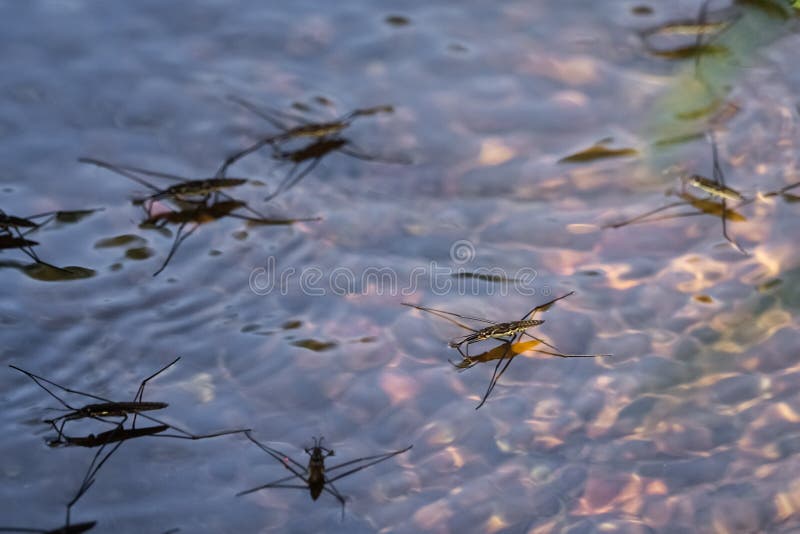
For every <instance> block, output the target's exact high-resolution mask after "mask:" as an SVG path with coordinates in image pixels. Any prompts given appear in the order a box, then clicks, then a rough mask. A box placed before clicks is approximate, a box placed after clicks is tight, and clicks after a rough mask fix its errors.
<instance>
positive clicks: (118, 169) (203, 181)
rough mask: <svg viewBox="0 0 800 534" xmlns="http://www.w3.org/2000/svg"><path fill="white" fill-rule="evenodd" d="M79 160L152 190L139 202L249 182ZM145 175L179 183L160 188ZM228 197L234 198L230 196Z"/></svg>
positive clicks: (205, 194) (183, 196) (206, 193)
mask: <svg viewBox="0 0 800 534" xmlns="http://www.w3.org/2000/svg"><path fill="white" fill-rule="evenodd" d="M78 161H79V162H81V163H87V164H89V165H94V166H96V167H101V168H103V169H107V170H110V171H111V172H114V173H116V174H119V175H120V176H124V177H125V178H128V179H130V180H133V181H134V182H136V183H138V184H141V185H143V186H145V187H147V188H148V189H150V190H151V191H153V194H151V195H149V196H147V197H145V198H143V199H139V200H138V201H139V202H144V201H152V200H161V199H165V198H169V199H176V200H185V199H187V198H191V197H203V198H208V197H210V196H211V195H213V194H220V193H222V192H223V190H225V189H231V188H234V187H238V186H240V185H244V184H246V183H248V182H249V180H247V179H246V178H228V177H220V176H214V177H212V178H200V179H194V180H193V179H188V178H185V177H183V176H178V175H176V174H170V173H165V172H159V171H152V170H148V169H142V168H140V167H133V166H130V165H119V164H115V163H109V162H107V161H102V160H99V159H96V158H86V157H82V158H78ZM140 174H141V175H144V176H151V177H153V178H163V179H167V180H172V181H176V182H178V183H176V184H174V185H171V186H169V187H166V188H163V189H160V188H158V187H156V186H155V185H153V184H151V183H150V182H148V181H147V180H145V179H144V178H142V177H141V176H139V175H140ZM225 196H226V198H228V199H229V200H232V199H231V198H230V197H227V195H225Z"/></svg>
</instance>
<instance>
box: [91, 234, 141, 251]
mask: <svg viewBox="0 0 800 534" xmlns="http://www.w3.org/2000/svg"><path fill="white" fill-rule="evenodd" d="M145 242H146V240H145V239H143V238H141V237H139V236H138V235H133V234H123V235H118V236H116V237H108V238H106V239H101V240H99V241H97V242H96V243H95V244H94V248H113V247H124V246H125V245H130V244H131V243H145Z"/></svg>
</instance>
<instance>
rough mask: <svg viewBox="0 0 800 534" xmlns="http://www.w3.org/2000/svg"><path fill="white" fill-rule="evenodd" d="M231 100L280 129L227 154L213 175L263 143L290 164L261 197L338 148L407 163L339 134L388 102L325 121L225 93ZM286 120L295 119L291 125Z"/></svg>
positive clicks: (283, 187)
mask: <svg viewBox="0 0 800 534" xmlns="http://www.w3.org/2000/svg"><path fill="white" fill-rule="evenodd" d="M229 98H230V99H231V100H232V101H234V102H236V103H237V104H239V105H241V106H242V107H244V108H245V109H247V110H249V111H251V112H253V113H255V114H256V115H258V116H259V117H261V118H263V119H265V120H266V121H268V122H269V123H270V124H272V125H273V126H275V127H276V128H278V129H279V130H281V133H278V134H273V135H270V136H267V137H265V138H262V139H261V140H259V141H257V142H256V143H253V144H252V145H250V146H248V147H247V148H244V149H242V150H240V151H239V152H236V153H235V154H233V155H231V156H229V157H228V158H226V159H225V161H224V162H223V163H222V165H221V166H220V168H219V169H218V170H217V173H216V176H217V177H224V176H225V175H226V172H227V170H228V168H229V167H230V166H231V165H233V164H234V163H236V162H237V161H239V160H240V159H242V158H244V157H245V156H247V155H249V154H252V153H253V152H256V151H258V150H260V149H261V148H263V147H265V146H270V147H271V149H272V158H273V159H276V160H278V161H280V162H288V163H292V164H293V165H292V168H291V169H290V171H289V173H288V174H287V175H286V177H285V178H284V179H283V180H282V181H281V183H280V185H279V186H278V187H277V188H276V189H275V191H274V192H273V193H272V194H270V195H268V196H267V197H266V198H265V199H264V200H267V201H268V200H271V199H273V198H275V197H276V196H277V195H279V194H280V193H283V192H285V191H287V190H288V189H290V188H291V187H293V186H294V185H296V184H297V183H298V182H300V181H301V180H302V179H303V178H304V177H305V176H306V175H308V174H309V173H310V172H311V171H312V170H313V169H314V168H315V167H316V166H317V165H318V164H319V163H320V161H321V160H322V158H324V157H325V156H326V155H328V154H330V153H332V152H340V153H342V154H345V155H347V156H350V157H353V158H357V159H361V160H365V161H379V162H383V163H409V161H408V160H407V159H405V158H383V157H379V156H372V155H369V154H367V153H365V152H364V151H363V150H361V149H360V148H358V147H356V146H355V144H354V143H353V141H351V140H349V139H347V138H345V137H343V136H341V135H340V134H341V133H342V132H343V131H344V130H345V129H347V128H348V127H349V126H350V125H351V124H352V123H353V121H354V120H355V119H356V118H358V117H365V116H371V115H375V114H378V113H393V112H394V108H393V107H392V106H388V105H382V106H375V107H371V108H363V109H356V110H354V111H351V112H349V113H346V114H345V115H342V116H341V117H339V118H337V119H334V120H332V121H327V122H309V121H307V120H306V119H304V118H303V117H300V116H297V115H293V114H289V113H286V112H281V111H278V110H272V109H269V108H264V109H260V108H259V107H257V106H255V105H254V104H252V103H250V102H248V101H246V100H244V99H241V98H237V97H229ZM286 120H289V121H291V122H292V123H295V124H296V126H291V125H290V124H289V123H287V122H285V121H286ZM299 138H309V139H311V140H312V141H311V143H309V144H308V145H305V146H303V147H300V148H297V149H294V150H285V149H283V148H282V145H283V144H284V143H285V142H287V141H289V140H292V139H299ZM306 162H309V163H308V164H307V165H306V166H305V167H304V168H302V169H300V167H301V164H303V163H306Z"/></svg>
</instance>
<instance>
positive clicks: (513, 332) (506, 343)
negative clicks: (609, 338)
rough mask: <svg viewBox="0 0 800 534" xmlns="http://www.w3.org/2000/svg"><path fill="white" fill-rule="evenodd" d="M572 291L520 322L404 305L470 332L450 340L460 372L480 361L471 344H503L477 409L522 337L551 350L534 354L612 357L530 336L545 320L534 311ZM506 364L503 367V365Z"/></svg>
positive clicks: (487, 395) (531, 312) (494, 384)
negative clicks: (573, 350) (472, 323)
mask: <svg viewBox="0 0 800 534" xmlns="http://www.w3.org/2000/svg"><path fill="white" fill-rule="evenodd" d="M574 293H575V292H574V291H570V292H569V293H567V294H565V295H561V296H560V297H556V298H554V299H553V300H550V301H548V302H545V303H544V304H540V305H538V306H535V307H534V308H532V309H531V310H530V311H528V312H527V313H526V314H525V315H523V316H522V318H521V319H519V320H517V321H509V322H502V323H501V322H496V321H491V320H489V319H484V318H482V317H472V316H469V315H461V314H458V313H453V312H448V311H444V310H437V309H435V308H428V307H425V306H419V305H417V304H411V303H408V302H404V303H403V305H404V306H409V307H411V308H416V309H418V310H421V311H424V312H428V313H432V314H434V315H436V316H437V317H440V318H442V319H445V320H447V321H450V322H451V323H453V324H455V325H456V326H459V327H461V328H463V329H465V330H469V331H470V332H471V333H470V334H466V335H465V336H462V337H459V338H456V339H453V340H452V341H450V342H449V343H448V346H450V347H451V348H454V349H457V350H458V352H459V354H461V357H462V360H461V362H458V363H455V362H453V361H452V360H448V361H449V362H450V363H451V364H452V365H453V366H454V367H456V368H457V369H459V370H460V371H463V370H465V369H469V368H470V367H473V366H474V365H476V364H477V363H479V362H480V361H481V359H480V357H471V356H470V355H469V346H470V345H472V344H473V343H479V342H481V341H488V340H491V339H497V340H499V341H502V342H503V344H502V345H500V346H501V347H504V348H503V349H502V354H501V356H500V357H499V358H496V357H493V358H491V359H497V364H496V365H495V368H494V371H493V373H492V378H491V380H490V381H489V387H488V388H487V389H486V393H485V394H484V395H483V398H482V399H481V402H480V403H479V404H478V406H476V407H475V409H476V410H477V409H479V408H480V407H481V406H483V405H484V404H485V403H486V401H487V399H488V398H489V395H491V393H492V391H493V390H494V388H495V386H496V385H497V382H498V381H499V380H500V377H501V376H503V373H505V372H506V369H508V366H509V365H511V361H512V360H513V359H514V356H515V355H516V354H515V353H514V350H513V346H514V343H515V342H516V341H518V340H519V339H520V338H522V337H523V336H526V337H529V338H531V339H533V340H535V341H536V342H537V343H540V344H542V345H545V346H546V347H548V348H550V349H552V351H548V350H544V349H533V350H534V351H535V352H541V353H543V354H549V355H551V356H558V357H560V358H594V357H596V356H611V355H610V354H565V353H563V352H561V351H560V350H558V348H557V347H555V346H553V345H551V344H550V343H548V342H546V341H545V340H543V339H541V338H539V337H536V336H534V335H533V334H530V333H528V331H527V330H528V329H529V328H533V327H535V326H539V325H541V324H542V323H544V320H540V319H534V318H533V316H534V315H536V313H537V312H545V311H547V310H548V309H550V307H551V306H553V304H555V303H556V302H558V301H559V300H561V299H565V298H567V297H569V296H570V295H573V294H574ZM453 317H458V318H459V319H465V320H468V321H477V322H480V323H485V324H488V325H490V326H487V327H484V328H480V329H476V328H472V327H471V326H468V325H466V324H464V323H462V322H460V321H458V320H456V319H454V318H453ZM465 345H466V352H465V351H463V350H462V349H461V347H462V346H465ZM503 362H505V364H504V363H503Z"/></svg>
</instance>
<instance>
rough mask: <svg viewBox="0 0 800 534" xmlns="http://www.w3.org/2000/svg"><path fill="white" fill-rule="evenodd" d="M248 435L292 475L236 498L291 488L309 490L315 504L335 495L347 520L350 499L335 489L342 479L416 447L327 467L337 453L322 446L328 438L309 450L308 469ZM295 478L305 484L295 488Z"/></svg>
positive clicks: (248, 433)
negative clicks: (338, 481)
mask: <svg viewBox="0 0 800 534" xmlns="http://www.w3.org/2000/svg"><path fill="white" fill-rule="evenodd" d="M245 435H246V436H247V437H248V439H250V441H252V442H253V443H255V444H256V445H257V446H258V447H259V448H260V449H261V450H263V451H264V452H266V453H267V454H269V455H270V456H272V457H273V458H274V459H275V460H277V461H278V462H280V464H281V465H282V466H283V467H285V468H286V469H288V470H289V471H290V472H291V473H292V474H291V475H289V476H287V477H284V478H280V479H278V480H274V481H272V482H269V483H267V484H262V485H260V486H256V487H255V488H251V489H248V490H245V491H241V492H239V493H237V494H236V496H237V497H240V496H242V495H247V494H248V493H253V492H256V491H259V490H262V489H267V488H290V489H302V490H308V492H309V493H310V495H311V498H312V499H313V500H315V501H316V500H317V499H318V498H319V496H320V495H322V493H323V492H325V493H328V494H329V495H332V496H333V497H334V498H336V500H337V501H339V503H340V504H341V505H342V519H344V508H345V503H346V501H347V497H345V496H344V495H342V494H341V493H340V492H339V490H338V489H336V486H334V485H333V483H334V482H336V481H337V480H339V479H342V478H344V477H346V476H349V475H352V474H353V473H357V472H358V471H361V470H362V469H366V468H367V467H371V466H373V465H375V464H378V463H380V462H383V461H386V460H388V459H389V458H392V457H393V456H397V455H398V454H403V453H404V452H406V451H408V450H410V449H411V447H413V445H409V446H408V447H406V448H405V449H401V450H399V451H393V452H387V453H384V454H376V455H373V456H365V457H363V458H356V459H355V460H349V461H346V462H342V463H340V464H337V465H334V466H331V467H326V466H325V459H326V458H328V457H329V456H333V455H334V451H333V450H332V449H328V448H326V447H323V446H322V440H323V439H324V438H322V437H321V438H319V439H317V438H313V439H314V445H313V447H310V448H306V449H305V452H306V454H308V466H304V465H303V464H301V463H299V462H297V461H296V460H293V459H292V458H290V457H289V456H288V455H286V454H284V453H282V452H281V451H279V450H278V449H273V448H272V447H269V446H267V445H264V444H263V443H261V442H259V441H258V440H256V439H255V438H254V437H253V436H252V435H251V434H250V432H245ZM345 467H349V468H350V469H347V470H346V471H344V472H343V473H338V474H336V475H335V476H332V477H329V476H328V474H329V473H331V472H332V471H336V470H339V469H342V468H345ZM295 478H297V479H300V480H301V481H302V482H303V484H291V483H290V482H291V481H293V480H294V479H295Z"/></svg>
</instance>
